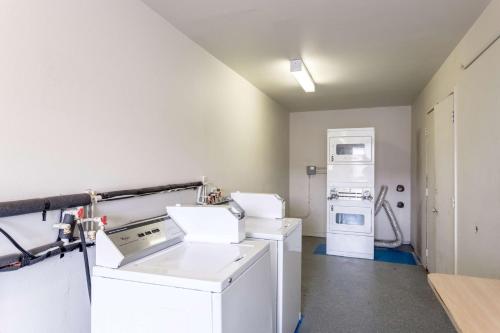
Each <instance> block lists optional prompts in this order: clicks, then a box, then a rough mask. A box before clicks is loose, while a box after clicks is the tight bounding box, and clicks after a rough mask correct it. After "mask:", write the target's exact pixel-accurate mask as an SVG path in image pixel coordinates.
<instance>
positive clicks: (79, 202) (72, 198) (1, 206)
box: [0, 193, 91, 218]
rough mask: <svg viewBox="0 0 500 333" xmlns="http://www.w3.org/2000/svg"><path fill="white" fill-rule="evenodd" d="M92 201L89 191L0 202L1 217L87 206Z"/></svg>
mask: <svg viewBox="0 0 500 333" xmlns="http://www.w3.org/2000/svg"><path fill="white" fill-rule="evenodd" d="M90 203H91V200H90V195H89V194H87V193H81V194H69V195H60V196H55V197H46V198H37V199H27V200H16V201H6V202H0V218H1V217H8V216H16V215H23V214H31V213H39V212H47V211H49V210H57V209H66V208H73V207H78V206H86V205H89V204H90Z"/></svg>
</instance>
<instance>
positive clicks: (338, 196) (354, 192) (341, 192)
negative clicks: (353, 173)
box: [328, 187, 373, 200]
mask: <svg viewBox="0 0 500 333" xmlns="http://www.w3.org/2000/svg"><path fill="white" fill-rule="evenodd" d="M328 199H329V200H372V199H373V189H372V188H345V187H344V188H338V187H333V188H331V189H330V194H329V197H328Z"/></svg>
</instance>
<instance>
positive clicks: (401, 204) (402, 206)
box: [397, 201, 405, 208]
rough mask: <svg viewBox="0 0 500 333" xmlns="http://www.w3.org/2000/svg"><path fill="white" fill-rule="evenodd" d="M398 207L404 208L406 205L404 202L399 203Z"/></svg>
mask: <svg viewBox="0 0 500 333" xmlns="http://www.w3.org/2000/svg"><path fill="white" fill-rule="evenodd" d="M397 206H398V208H404V206H405V203H404V202H403V201H399V202H398V204H397Z"/></svg>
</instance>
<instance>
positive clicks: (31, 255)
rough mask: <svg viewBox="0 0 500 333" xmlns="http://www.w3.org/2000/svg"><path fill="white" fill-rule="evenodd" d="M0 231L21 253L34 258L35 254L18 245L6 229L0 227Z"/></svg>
mask: <svg viewBox="0 0 500 333" xmlns="http://www.w3.org/2000/svg"><path fill="white" fill-rule="evenodd" d="M0 232H1V233H2V234H3V235H4V236H5V237H6V238H7V239H8V240H9V241H10V242H11V243H12V245H14V246H15V248H16V249H18V250H19V251H20V252H21V253H22V254H23V255H25V256H26V257H28V258H29V259H35V258H36V256H35V255H33V254H31V253H30V252H28V251H26V250H25V249H24V248H23V247H22V246H21V245H19V243H18V242H16V240H15V239H14V238H12V236H11V235H9V234H8V233H7V231H5V230H3V229H2V228H0Z"/></svg>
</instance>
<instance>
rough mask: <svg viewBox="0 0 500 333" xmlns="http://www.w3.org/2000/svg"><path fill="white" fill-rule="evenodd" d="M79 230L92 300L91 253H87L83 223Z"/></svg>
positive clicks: (90, 298)
mask: <svg viewBox="0 0 500 333" xmlns="http://www.w3.org/2000/svg"><path fill="white" fill-rule="evenodd" d="M78 230H79V231H80V243H81V245H82V251H83V262H84V265H85V277H86V279H87V291H88V293H89V300H90V301H92V283H91V282H90V266H89V255H88V253H87V242H86V241H85V232H84V231H83V226H82V224H81V223H78Z"/></svg>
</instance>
